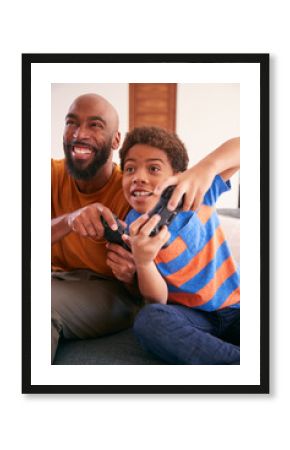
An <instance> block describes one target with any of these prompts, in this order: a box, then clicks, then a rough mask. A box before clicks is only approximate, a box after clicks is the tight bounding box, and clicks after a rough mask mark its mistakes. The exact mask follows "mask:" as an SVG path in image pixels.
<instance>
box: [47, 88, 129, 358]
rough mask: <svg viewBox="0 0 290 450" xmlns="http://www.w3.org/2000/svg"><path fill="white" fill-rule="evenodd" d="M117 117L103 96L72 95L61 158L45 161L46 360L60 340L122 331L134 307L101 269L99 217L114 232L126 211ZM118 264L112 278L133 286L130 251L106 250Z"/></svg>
mask: <svg viewBox="0 0 290 450" xmlns="http://www.w3.org/2000/svg"><path fill="white" fill-rule="evenodd" d="M118 125H119V124H118V115H117V112H116V110H115V109H114V107H113V106H112V105H111V104H110V103H109V102H108V101H107V100H105V99H104V98H103V97H101V96H98V95H95V94H89V95H82V96H80V97H78V98H77V99H76V100H75V101H74V102H73V103H72V105H71V106H70V108H69V111H68V114H67V116H66V121H65V129H64V136H63V146H64V153H65V160H60V161H54V160H52V223H51V237H52V348H51V357H52V361H53V359H54V356H55V352H56V349H57V346H58V341H59V338H60V336H61V335H63V336H64V337H65V338H88V337H95V336H100V335H103V334H106V333H108V332H114V331H118V330H121V329H124V328H127V327H129V326H130V325H131V324H132V320H133V317H134V314H135V312H136V311H137V307H136V303H135V302H134V300H133V299H132V297H130V295H129V293H128V292H127V291H126V290H125V288H124V287H123V285H122V284H121V283H120V281H118V280H116V279H115V278H114V275H113V273H112V270H111V269H110V267H109V265H108V264H107V262H106V260H107V250H106V247H105V245H106V243H105V241H104V240H103V239H102V238H101V237H102V235H103V227H102V225H101V222H100V215H101V214H102V216H103V217H104V218H105V219H106V221H107V222H108V223H109V225H111V226H112V228H113V229H114V226H116V224H115V221H114V218H113V215H112V212H114V214H116V215H117V216H118V217H120V218H121V219H122V218H124V217H125V215H126V213H127V212H128V210H129V208H128V204H127V202H126V200H125V198H124V196H123V192H122V185H121V178H122V175H121V172H120V170H119V168H118V167H117V166H116V165H114V164H113V161H112V154H113V151H114V150H116V149H117V148H118V147H119V143H120V133H119V131H118ZM114 249H115V250H116V251H115V252H114V253H113V252H112V251H111V252H110V255H111V258H113V259H114V260H117V261H118V258H120V259H121V260H122V270H123V276H122V274H120V273H118V278H119V279H120V280H122V281H124V282H127V283H132V281H133V277H134V272H135V270H134V264H133V259H132V256H131V254H130V253H129V252H127V251H126V250H124V249H123V248H121V247H120V246H118V247H117V246H112V250H114Z"/></svg>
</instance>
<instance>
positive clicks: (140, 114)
mask: <svg viewBox="0 0 290 450" xmlns="http://www.w3.org/2000/svg"><path fill="white" fill-rule="evenodd" d="M175 118H176V83H131V84H129V128H130V130H131V129H132V128H135V127H140V126H148V125H155V126H158V127H162V128H165V129H167V130H169V131H175V126H176V125H175Z"/></svg>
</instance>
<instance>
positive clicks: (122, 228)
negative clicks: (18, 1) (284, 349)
mask: <svg viewBox="0 0 290 450" xmlns="http://www.w3.org/2000/svg"><path fill="white" fill-rule="evenodd" d="M22 145H23V159H22V167H23V173H22V175H23V177H22V189H23V197H22V202H23V203H22V204H23V210H22V218H23V222H22V223H23V228H22V230H23V249H22V250H23V253H22V255H23V256H22V273H23V286H22V292H23V296H22V320H23V322H22V338H23V343H22V390H23V393H98V394H101V393H104V394H106V393H143V394H146V393H148V394H149V393H151V394H152V393H158V394H161V393H172V394H178V393H183V394H195V393H240V394H243V393H245V394H249V393H268V392H269V55H268V54H23V55H22Z"/></svg>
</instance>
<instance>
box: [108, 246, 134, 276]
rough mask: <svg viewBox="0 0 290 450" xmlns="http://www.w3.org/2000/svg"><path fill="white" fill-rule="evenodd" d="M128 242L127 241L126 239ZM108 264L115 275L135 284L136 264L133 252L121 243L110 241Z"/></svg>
mask: <svg viewBox="0 0 290 450" xmlns="http://www.w3.org/2000/svg"><path fill="white" fill-rule="evenodd" d="M126 243H127V241H126ZM106 247H107V249H108V254H107V260H106V263H107V265H108V266H109V267H110V268H111V269H112V272H113V274H114V275H115V277H116V278H117V279H118V280H119V281H122V282H123V283H126V284H133V281H134V276H135V273H136V266H135V262H134V258H133V255H132V253H131V252H129V251H128V250H126V249H124V248H123V247H121V245H118V244H113V243H110V242H108V243H107V244H106Z"/></svg>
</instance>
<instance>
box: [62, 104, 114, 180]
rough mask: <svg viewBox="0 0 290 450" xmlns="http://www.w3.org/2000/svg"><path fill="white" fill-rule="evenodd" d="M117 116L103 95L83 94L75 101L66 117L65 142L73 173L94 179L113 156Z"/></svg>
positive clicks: (65, 149) (73, 174)
mask: <svg viewBox="0 0 290 450" xmlns="http://www.w3.org/2000/svg"><path fill="white" fill-rule="evenodd" d="M117 127H118V119H117V117H116V116H115V114H114V111H113V110H112V109H111V108H110V105H109V104H108V103H107V102H106V101H104V100H103V99H102V98H101V97H98V96H94V95H84V96H81V97H79V98H78V99H76V100H75V101H74V103H73V104H72V105H71V107H70V108H69V111H68V114H67V116H66V119H65V129H64V136H63V146H64V152H65V157H66V162H67V167H68V170H69V172H70V174H71V175H72V176H73V177H74V178H76V179H81V180H90V179H92V178H93V177H94V176H95V175H96V173H97V172H98V170H99V169H100V168H101V167H102V166H103V165H104V164H106V162H107V161H108V159H109V158H110V156H111V153H112V148H113V140H114V137H115V135H116V133H117V131H116V130H117Z"/></svg>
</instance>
